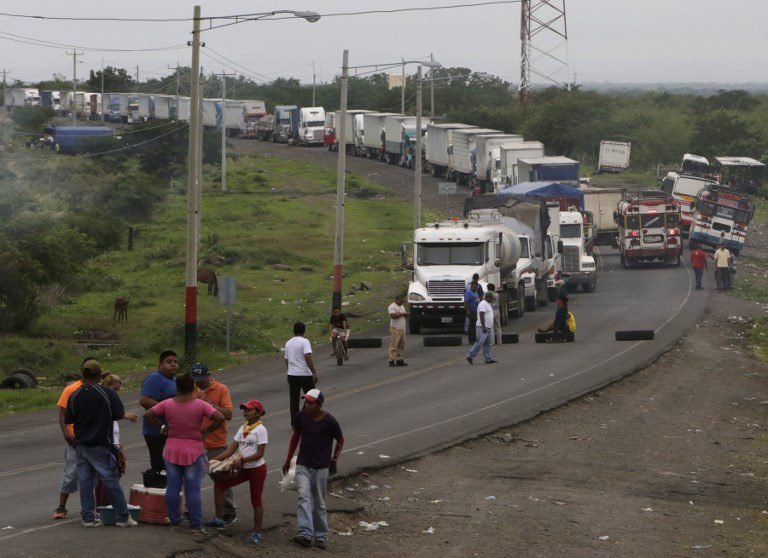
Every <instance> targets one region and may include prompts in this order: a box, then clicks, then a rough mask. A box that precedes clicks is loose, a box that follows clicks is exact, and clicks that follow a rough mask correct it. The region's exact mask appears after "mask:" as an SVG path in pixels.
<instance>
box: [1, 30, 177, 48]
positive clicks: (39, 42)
mask: <svg viewBox="0 0 768 558" xmlns="http://www.w3.org/2000/svg"><path fill="white" fill-rule="evenodd" d="M11 37H13V38H11ZM0 39H2V40H5V41H11V42H14V43H22V44H25V45H33V46H40V47H46V48H56V49H62V48H76V49H80V50H88V51H93V52H154V51H163V50H179V49H182V48H187V45H186V44H184V45H171V46H166V47H156V48H101V47H87V46H82V45H72V44H69V43H56V42H53V41H46V40H44V39H36V38H34V37H25V36H23V35H15V34H13V33H8V32H7V31H0Z"/></svg>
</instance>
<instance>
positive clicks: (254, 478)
mask: <svg viewBox="0 0 768 558" xmlns="http://www.w3.org/2000/svg"><path fill="white" fill-rule="evenodd" d="M266 479H267V465H266V463H265V464H264V465H259V466H258V467H254V468H253V469H242V470H241V471H240V472H239V473H238V474H237V475H235V476H234V477H232V478H231V479H227V480H225V481H223V482H217V483H216V484H214V487H215V488H216V490H219V491H223V490H226V489H227V488H232V487H233V486H237V485H238V484H243V483H244V482H245V481H248V483H249V485H250V488H251V505H252V506H253V507H254V508H260V507H262V505H261V495H262V493H263V492H264V481H265V480H266Z"/></svg>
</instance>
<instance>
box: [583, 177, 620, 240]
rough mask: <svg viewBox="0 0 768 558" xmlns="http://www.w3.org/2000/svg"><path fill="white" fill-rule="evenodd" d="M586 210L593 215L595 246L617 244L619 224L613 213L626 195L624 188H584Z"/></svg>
mask: <svg viewBox="0 0 768 558" xmlns="http://www.w3.org/2000/svg"><path fill="white" fill-rule="evenodd" d="M581 192H582V194H584V211H585V212H587V213H588V214H589V215H590V216H591V221H592V236H593V238H594V245H595V246H617V238H618V234H619V226H618V225H617V224H616V221H615V220H614V217H613V213H614V212H615V211H616V205H617V204H618V203H619V201H621V199H622V198H623V197H624V196H625V195H626V193H627V191H626V190H625V189H624V188H595V187H590V188H582V189H581Z"/></svg>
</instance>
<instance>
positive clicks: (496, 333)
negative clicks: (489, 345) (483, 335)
mask: <svg viewBox="0 0 768 558" xmlns="http://www.w3.org/2000/svg"><path fill="white" fill-rule="evenodd" d="M488 292H491V293H493V302H491V309H493V344H494V345H501V307H500V306H499V293H497V292H496V285H494V284H493V283H488Z"/></svg>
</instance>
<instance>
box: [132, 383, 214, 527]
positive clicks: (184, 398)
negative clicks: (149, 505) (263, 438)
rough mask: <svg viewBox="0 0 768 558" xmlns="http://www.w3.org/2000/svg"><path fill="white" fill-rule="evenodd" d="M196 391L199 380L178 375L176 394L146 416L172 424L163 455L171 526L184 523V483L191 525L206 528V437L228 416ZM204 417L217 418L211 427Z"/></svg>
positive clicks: (157, 421) (151, 420)
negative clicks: (203, 488) (204, 425)
mask: <svg viewBox="0 0 768 558" xmlns="http://www.w3.org/2000/svg"><path fill="white" fill-rule="evenodd" d="M194 392H195V381H194V380H193V379H192V376H190V375H189V374H184V375H182V376H177V377H176V397H173V398H171V399H166V400H165V401H161V402H160V403H158V404H157V405H155V406H154V407H152V408H151V409H149V410H148V411H147V412H146V413H144V418H146V419H147V420H148V421H149V422H151V423H153V424H156V425H158V426H161V424H162V423H161V422H160V421H159V420H158V418H157V417H165V421H166V423H167V424H168V430H167V436H168V438H167V440H166V442H165V449H164V450H163V458H164V459H165V465H166V471H167V473H168V487H167V488H166V491H165V502H166V505H167V507H168V519H169V520H170V522H171V528H172V529H174V528H176V527H177V526H178V525H179V523H180V522H181V514H180V513H179V498H180V496H179V494H180V492H181V486H182V484H183V485H184V494H185V496H186V498H187V509H188V510H189V526H190V528H191V529H192V530H193V531H202V519H203V498H202V492H201V485H202V482H203V476H204V474H205V470H206V463H205V451H204V446H203V438H204V437H205V436H207V435H208V434H210V433H211V432H213V431H214V430H216V429H217V428H218V427H219V426H220V425H221V423H222V422H224V415H222V414H221V413H220V412H219V411H217V410H216V409H214V408H213V407H212V406H211V405H210V404H209V403H206V402H205V401H203V400H202V399H198V398H196V397H195V395H194ZM203 417H208V418H209V419H211V420H212V421H213V422H212V423H211V424H210V426H208V428H202V423H203Z"/></svg>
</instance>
